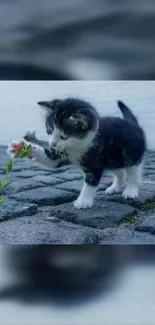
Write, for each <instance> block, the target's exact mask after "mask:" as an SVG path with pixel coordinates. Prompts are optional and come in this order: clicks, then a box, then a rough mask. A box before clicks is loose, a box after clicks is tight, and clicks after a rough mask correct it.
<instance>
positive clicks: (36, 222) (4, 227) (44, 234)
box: [0, 215, 98, 245]
mask: <svg viewBox="0 0 155 325" xmlns="http://www.w3.org/2000/svg"><path fill="white" fill-rule="evenodd" d="M97 243H98V236H97V235H96V234H95V232H94V231H93V230H92V229H90V228H83V227H79V226H75V225H71V224H69V223H63V222H61V223H56V222H52V220H48V219H45V218H43V217H40V216H39V215H36V216H33V217H30V216H28V217H24V218H17V219H15V220H11V221H7V222H3V223H2V224H1V225H0V244H10V245H12V244H31V245H33V244H97Z"/></svg>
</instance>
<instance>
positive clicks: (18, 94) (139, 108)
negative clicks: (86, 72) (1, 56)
mask: <svg viewBox="0 0 155 325" xmlns="http://www.w3.org/2000/svg"><path fill="white" fill-rule="evenodd" d="M68 96H70V97H75V98H76V97H79V98H82V99H85V100H86V101H90V103H91V104H92V105H94V107H95V108H96V109H97V110H98V112H99V113H100V114H101V115H110V116H120V117H122V114H121V112H120V109H119V108H118V106H117V100H123V101H124V102H125V104H126V105H128V106H129V107H130V108H131V109H132V111H133V113H134V114H135V115H136V116H137V118H138V120H139V122H140V124H141V125H142V127H143V128H144V131H145V133H146V138H147V142H148V148H149V149H150V150H155V132H154V121H155V81H97V80H96V81H95V80H94V81H49V80H48V81H24V80H22V81H0V101H1V103H0V126H1V127H0V145H8V143H9V142H10V141H11V140H13V139H15V140H17V139H20V138H22V137H23V136H24V135H25V134H26V133H27V131H30V132H32V131H36V135H37V137H38V138H41V139H43V140H47V134H46V130H45V118H44V117H45V114H44V113H45V112H44V110H43V109H41V108H40V107H39V106H38V105H37V102H38V101H42V100H52V99H55V98H60V99H63V98H65V97H68ZM3 150H4V149H3Z"/></svg>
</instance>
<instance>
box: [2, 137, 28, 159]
mask: <svg viewBox="0 0 155 325" xmlns="http://www.w3.org/2000/svg"><path fill="white" fill-rule="evenodd" d="M28 144H29V143H28V142H27V141H26V140H24V139H21V140H18V141H14V140H13V141H11V142H10V143H9V145H8V149H7V154H8V155H9V156H11V158H13V159H14V158H17V157H18V156H19V154H20V152H21V150H22V149H23V148H25V147H27V146H28Z"/></svg>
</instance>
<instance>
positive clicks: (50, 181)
mask: <svg viewBox="0 0 155 325" xmlns="http://www.w3.org/2000/svg"><path fill="white" fill-rule="evenodd" d="M33 180H34V181H37V182H39V183H43V184H47V185H53V186H54V185H57V184H61V183H63V182H64V180H62V179H60V178H57V177H54V176H51V175H47V176H40V175H39V176H35V177H32V178H31V182H33Z"/></svg>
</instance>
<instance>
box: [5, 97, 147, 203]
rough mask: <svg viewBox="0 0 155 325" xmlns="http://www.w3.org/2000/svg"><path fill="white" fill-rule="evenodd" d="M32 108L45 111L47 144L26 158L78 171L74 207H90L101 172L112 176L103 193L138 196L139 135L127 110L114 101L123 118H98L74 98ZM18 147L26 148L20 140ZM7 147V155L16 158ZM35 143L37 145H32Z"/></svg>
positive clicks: (11, 147)
mask: <svg viewBox="0 0 155 325" xmlns="http://www.w3.org/2000/svg"><path fill="white" fill-rule="evenodd" d="M38 104H39V105H40V106H41V107H43V108H44V109H45V110H46V113H47V114H46V115H45V116H46V118H45V124H46V130H47V134H48V136H49V144H47V145H45V142H42V141H38V143H39V144H37V143H36V144H35V145H33V144H32V156H33V158H35V159H36V161H37V162H39V163H41V164H43V165H45V166H47V167H52V168H56V167H60V166H61V165H63V164H65V165H67V164H72V165H75V166H77V167H80V168H82V170H83V171H84V174H85V176H84V185H83V188H82V191H81V193H80V195H79V197H78V199H77V200H76V201H75V203H74V206H75V207H76V208H78V209H80V208H90V207H91V206H92V204H93V201H94V197H95V194H96V191H97V188H98V185H99V182H100V179H101V176H102V174H103V172H104V171H105V170H108V171H110V172H111V173H112V174H113V175H114V181H113V183H112V185H111V186H109V187H108V188H107V189H106V191H105V192H106V194H114V193H118V192H120V190H121V189H122V187H124V186H125V181H126V180H127V184H126V187H125V189H124V192H123V197H124V198H132V199H134V198H136V197H138V190H139V184H140V180H141V170H142V160H143V156H144V152H145V147H146V145H145V135H144V132H143V130H142V128H141V127H140V126H139V124H138V121H137V119H136V117H135V116H134V115H133V113H132V112H131V110H130V109H129V108H128V107H127V106H126V105H124V104H123V103H122V102H121V101H118V106H119V108H120V110H121V112H122V114H123V117H124V119H121V118H119V117H101V116H99V114H98V113H97V111H96V110H95V108H94V107H93V106H92V105H91V104H90V103H88V102H86V101H84V100H80V99H75V98H67V99H65V100H59V99H56V100H53V101H51V102H47V101H45V102H44V101H43V102H38ZM23 141H24V146H27V145H28V144H29V143H28V142H27V141H26V140H25V139H24V140H23ZM20 142H21V140H20V141H17V142H14V141H13V142H11V143H10V144H9V147H8V153H9V154H11V156H12V157H15V156H16V153H15V150H14V146H16V145H18V143H20ZM36 142H37V141H36Z"/></svg>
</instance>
